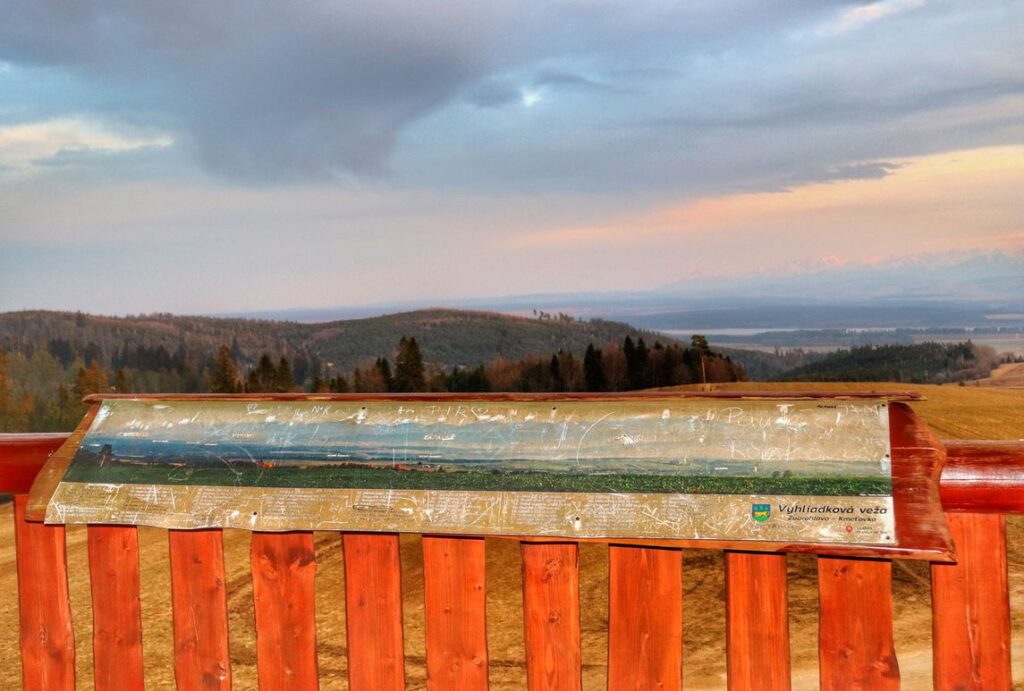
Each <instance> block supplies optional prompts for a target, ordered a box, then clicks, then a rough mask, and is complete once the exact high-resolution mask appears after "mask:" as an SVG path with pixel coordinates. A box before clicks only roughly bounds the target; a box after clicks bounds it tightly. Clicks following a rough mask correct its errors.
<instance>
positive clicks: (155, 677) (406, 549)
mask: <svg viewBox="0 0 1024 691" xmlns="http://www.w3.org/2000/svg"><path fill="white" fill-rule="evenodd" d="M729 386H730V385H724V386H721V387H719V386H716V388H729ZM752 386H753V385H751V384H746V385H736V386H733V387H732V388H751V387H752ZM757 388H771V389H773V390H779V391H785V390H800V389H805V390H806V389H807V388H808V387H807V385H806V384H801V385H797V384H773V385H761V384H758V385H757ZM829 388H830V389H844V390H847V389H849V390H870V389H879V390H881V389H888V390H891V389H909V390H915V391H920V392H921V393H922V394H924V395H925V396H926V397H927V400H925V401H922V402H919V403H914V404H913V407H914V409H915V410H916V411H917V412H918V413H919V414H920V415H921V416H922V417H923V418H924V419H925V420H926V421H927V422H928V423H929V424H930V425H931V426H932V427H933V428H934V429H935V431H936V432H937V433H938V435H939V436H940V437H942V438H946V439H1020V438H1024V389H1020V388H999V387H976V386H948V385H947V386H900V385H894V384H874V385H872V384H856V385H854V384H849V385H844V384H839V385H831V384H830V385H829ZM10 514H11V509H10V505H9V504H8V505H4V506H3V507H0V584H2V587H3V592H4V593H5V595H4V596H3V597H2V598H0V659H2V660H4V661H5V663H6V664H4V665H2V666H0V688H3V689H19V688H21V686H20V684H21V677H20V669H19V666H18V664H17V662H16V661H17V659H18V652H17V651H18V633H17V631H18V627H17V609H16V607H15V596H14V593H15V592H16V588H17V582H16V576H15V565H14V536H13V525H12V520H11V516H10ZM140 543H141V552H142V554H141V565H142V612H143V621H144V646H145V651H146V661H145V662H146V673H147V687H148V688H149V689H150V690H151V691H152V690H160V689H173V688H174V676H173V666H172V663H171V660H172V653H173V650H172V643H171V608H170V582H169V571H168V557H167V539H166V533H165V531H162V530H159V529H150V528H143V529H141V539H140ZM401 545H402V584H403V589H404V617H405V623H406V628H405V632H406V637H405V647H406V669H407V676H408V688H410V689H423V688H425V668H424V656H425V653H424V638H423V627H422V621H423V586H422V583H423V563H422V558H421V553H420V540H419V539H418V538H417V537H416V536H403V538H402V541H401ZM316 547H317V563H318V579H317V628H318V645H319V660H320V670H321V677H322V680H321V688H323V689H326V690H334V689H346V688H347V680H346V675H345V669H346V661H345V651H346V636H345V613H344V597H343V592H344V575H343V561H342V559H343V555H342V548H341V540H340V539H339V537H338V536H337V535H336V534H330V533H318V534H317V535H316ZM487 549H488V572H487V578H488V582H487V588H488V612H487V614H488V632H489V654H490V669H491V688H492V689H494V690H495V691H505V690H512V689H522V688H525V684H526V678H525V666H524V658H523V629H522V598H521V594H520V585H521V576H520V569H519V561H518V559H519V548H518V544H517V542H516V541H514V540H508V539H493V540H488V543H487ZM248 550H249V534H248V533H246V532H242V531H227V532H226V533H225V561H226V564H227V569H228V594H229V601H228V607H229V616H230V619H231V634H232V639H231V655H232V665H233V667H232V669H233V674H234V679H235V688H236V689H254V688H256V667H255V632H254V623H253V613H252V588H251V583H250V577H249V552H248ZM68 562H69V573H70V589H71V597H72V608H73V611H74V614H75V630H76V640H77V666H78V679H79V688H91V687H92V669H91V664H92V663H91V626H92V613H91V609H90V601H89V582H88V577H87V574H88V561H87V555H86V543H85V530H84V529H82V528H77V527H75V528H71V529H69V531H68ZM1009 563H1010V585H1011V603H1012V607H1013V609H1014V617H1013V635H1014V637H1013V662H1014V669H1015V676H1016V677H1017V678H1018V679H1020V678H1022V677H1024V520H1022V519H1018V518H1011V519H1009ZM580 568H581V600H582V602H581V605H582V607H581V611H582V631H583V652H584V688H585V689H588V690H589V689H594V690H597V689H604V688H605V677H604V666H605V662H606V660H607V644H608V640H607V623H608V622H607V617H608V603H607V591H608V562H607V548H606V547H604V546H602V545H595V544H584V545H582V546H581V548H580ZM789 575H790V581H789V583H790V591H789V600H790V625H791V643H792V646H791V651H792V652H791V655H792V662H793V670H794V688H797V689H814V688H817V641H816V633H817V593H816V576H815V564H814V559H813V557H806V556H791V557H790V558H789ZM893 575H894V583H893V588H894V595H895V598H894V604H895V612H896V624H895V635H896V644H897V653H898V656H899V662H900V668H901V671H902V674H903V680H904V683H903V688H904V689H911V690H913V689H926V688H931V652H930V642H931V633H930V632H931V613H930V612H931V610H930V590H929V584H928V567H927V566H926V565H923V564H919V563H914V562H896V563H895V566H894V569H893ZM683 586H684V594H683V609H684V658H685V663H684V664H685V670H684V676H685V679H686V686H687V688H697V689H717V688H724V683H725V605H724V599H723V589H724V572H723V569H722V556H721V553H719V552H714V551H705V550H689V551H687V552H686V553H685V557H684V565H683ZM1018 688H1024V685H1021V684H1018Z"/></svg>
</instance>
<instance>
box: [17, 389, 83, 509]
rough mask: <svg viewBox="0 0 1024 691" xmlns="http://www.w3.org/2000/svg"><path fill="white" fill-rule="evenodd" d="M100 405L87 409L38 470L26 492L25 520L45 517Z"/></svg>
mask: <svg viewBox="0 0 1024 691" xmlns="http://www.w3.org/2000/svg"><path fill="white" fill-rule="evenodd" d="M99 409H100V405H99V403H96V404H94V405H92V406H90V407H89V410H87V411H86V413H85V416H84V417H83V418H82V421H81V422H80V423H78V427H76V428H75V430H74V431H73V432H72V433H71V434H69V435H68V438H67V439H66V440H65V441H64V443H63V444H61V445H60V446H59V447H57V449H56V450H55V451H54V452H53V453H52V454H50V457H49V458H47V459H46V463H44V464H43V467H42V468H40V469H39V472H38V473H37V474H36V478H35V480H33V482H32V488H31V489H30V490H29V492H28V502H27V503H26V504H25V518H27V519H28V520H30V521H42V520H43V519H44V518H45V517H46V505H47V504H48V503H49V501H50V497H52V496H53V492H54V490H56V489H57V485H59V484H60V481H61V478H63V477H64V473H65V471H67V469H68V466H69V465H71V459H72V458H74V456H75V452H76V451H78V447H79V446H81V444H82V439H84V438H85V434H86V432H88V431H89V427H90V425H92V421H93V419H95V417H96V413H97V411H99Z"/></svg>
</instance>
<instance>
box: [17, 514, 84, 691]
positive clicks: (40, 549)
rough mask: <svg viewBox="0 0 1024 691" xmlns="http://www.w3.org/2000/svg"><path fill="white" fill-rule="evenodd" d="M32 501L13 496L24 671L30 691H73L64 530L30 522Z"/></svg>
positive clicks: (27, 688)
mask: <svg viewBox="0 0 1024 691" xmlns="http://www.w3.org/2000/svg"><path fill="white" fill-rule="evenodd" d="M27 502H28V497H26V496H24V495H18V496H16V497H14V536H15V541H16V545H17V548H16V549H17V561H18V607H19V622H20V625H21V669H22V675H23V676H22V679H23V681H24V688H25V691H61V690H64V691H74V688H75V634H74V630H73V629H72V626H71V604H70V601H69V599H68V562H67V555H66V553H65V550H64V526H50V525H43V524H42V523H29V522H28V521H26V520H25V506H26V504H27Z"/></svg>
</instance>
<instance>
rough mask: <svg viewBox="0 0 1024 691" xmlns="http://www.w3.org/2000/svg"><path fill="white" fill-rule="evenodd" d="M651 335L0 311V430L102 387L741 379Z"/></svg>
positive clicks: (619, 384)
mask: <svg viewBox="0 0 1024 691" xmlns="http://www.w3.org/2000/svg"><path fill="white" fill-rule="evenodd" d="M403 328H408V329H409V330H410V331H409V332H402V331H401V329H403ZM389 336H390V337H391V340H390V341H388V340H387V338H388V337H389ZM662 340H664V342H662ZM662 340H659V339H656V338H653V335H652V334H645V333H644V332H640V331H637V330H636V329H633V328H631V327H629V326H628V325H626V324H620V323H615V322H601V321H595V322H583V321H579V320H575V319H571V318H569V317H565V316H564V315H562V316H551V315H547V314H544V313H540V314H538V315H537V316H536V317H535V318H532V319H526V318H520V317H510V316H504V315H494V314H488V313H479V312H456V311H452V310H431V311H425V312H413V313H407V314H402V315H391V316H389V317H380V318H378V319H364V320H353V321H352V322H332V323H330V324H295V323H281V322H269V321H258V322H257V321H247V320H219V319H209V318H193V317H173V316H169V315H159V316H153V317H137V318H110V317H94V316H90V315H84V314H68V313H47V312H23V313H12V314H4V315H0V431H15V430H17V431H22V430H35V431H46V430H68V429H71V428H72V427H73V426H74V425H75V424H76V423H77V421H78V420H79V419H80V418H81V416H82V414H83V413H84V407H83V406H82V405H81V403H80V401H81V399H82V397H84V396H86V395H88V394H91V393H103V392H119V393H150V392H166V393H173V392H183V393H200V392H207V391H212V392H217V393H241V392H249V393H261V392H291V391H312V392H348V391H354V392H407V391H413V392H416V391H458V392H473V391H626V390H632V389H643V388H650V387H657V386H673V385H679V384H688V383H699V382H727V381H739V380H742V379H744V378H745V372H744V370H743V368H742V366H740V365H738V364H736V363H735V362H734V361H733V360H732V359H731V358H729V357H727V356H724V355H722V354H720V353H717V352H715V351H713V350H712V349H711V347H710V346H709V345H708V343H707V341H706V340H705V339H704V338H703V337H700V336H695V337H694V338H693V340H692V342H691V343H690V344H689V345H683V344H681V343H679V342H678V341H675V340H673V339H662ZM648 343H653V345H648ZM428 344H433V345H429V346H428ZM529 348H534V350H529ZM338 354H341V356H340V357H338V356H337V355H338ZM470 358H475V359H470Z"/></svg>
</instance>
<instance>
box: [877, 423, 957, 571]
mask: <svg viewBox="0 0 1024 691" xmlns="http://www.w3.org/2000/svg"><path fill="white" fill-rule="evenodd" d="M889 443H890V446H891V448H892V497H893V514H894V517H895V520H896V541H897V543H898V545H899V547H900V548H912V549H915V550H919V551H920V552H921V553H922V555H923V556H926V555H930V557H931V558H934V559H935V560H938V561H951V559H952V554H953V541H952V538H951V537H950V535H949V528H948V527H947V526H946V515H945V513H943V511H942V502H941V500H940V499H939V476H940V475H941V473H942V466H943V464H944V463H945V462H946V449H945V447H944V446H943V445H942V442H941V441H939V438H938V437H937V436H935V433H934V432H933V431H932V430H931V428H930V427H928V425H926V424H925V423H924V421H923V420H921V418H919V417H918V416H917V415H916V414H915V413H914V411H913V410H911V409H910V406H908V405H907V404H906V403H890V404H889Z"/></svg>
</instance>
